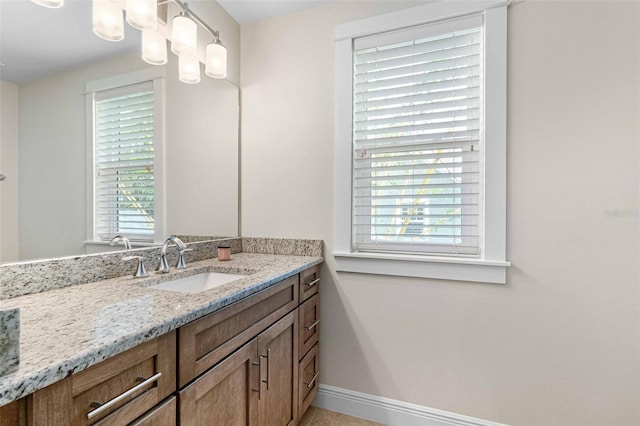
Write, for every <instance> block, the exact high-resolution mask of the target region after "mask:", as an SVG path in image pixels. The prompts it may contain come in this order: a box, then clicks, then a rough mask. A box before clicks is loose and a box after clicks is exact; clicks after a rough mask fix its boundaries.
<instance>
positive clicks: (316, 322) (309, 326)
mask: <svg viewBox="0 0 640 426" xmlns="http://www.w3.org/2000/svg"><path fill="white" fill-rule="evenodd" d="M319 323H320V320H319V319H317V320H315V321H314V322H312V323H311V324H309V325H307V326H305V328H306V329H307V330H312V329H314V328H315V327H316V325H318V324H319Z"/></svg>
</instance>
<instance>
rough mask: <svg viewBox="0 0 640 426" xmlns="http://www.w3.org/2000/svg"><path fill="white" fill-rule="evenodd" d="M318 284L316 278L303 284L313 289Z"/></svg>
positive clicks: (318, 280) (318, 279)
mask: <svg viewBox="0 0 640 426" xmlns="http://www.w3.org/2000/svg"><path fill="white" fill-rule="evenodd" d="M319 282H320V278H316V279H315V280H313V281H310V282H308V283H305V284H306V285H307V286H308V287H313V286H314V285H316V284H318V283H319Z"/></svg>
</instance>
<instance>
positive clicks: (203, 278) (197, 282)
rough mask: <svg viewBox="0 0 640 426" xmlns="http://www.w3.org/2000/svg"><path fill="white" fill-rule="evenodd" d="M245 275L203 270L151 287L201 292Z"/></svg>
mask: <svg viewBox="0 0 640 426" xmlns="http://www.w3.org/2000/svg"><path fill="white" fill-rule="evenodd" d="M244 277H246V275H242V274H231V273H226V272H203V273H200V274H196V275H191V276H189V277H185V278H179V279H177V280H173V281H167V282H166V283H162V284H156V285H152V286H151V288H155V289H158V290H168V291H177V292H179V293H200V292H202V291H205V290H211V289H212V288H215V287H219V286H221V285H223V284H227V283H230V282H231V281H236V280H239V279H240V278H244Z"/></svg>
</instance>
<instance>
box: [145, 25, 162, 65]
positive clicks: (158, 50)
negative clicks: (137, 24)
mask: <svg viewBox="0 0 640 426" xmlns="http://www.w3.org/2000/svg"><path fill="white" fill-rule="evenodd" d="M142 60H144V61H145V62H147V63H149V64H151V65H163V64H166V63H167V40H165V38H164V37H162V36H161V35H160V34H158V33H157V32H156V31H142Z"/></svg>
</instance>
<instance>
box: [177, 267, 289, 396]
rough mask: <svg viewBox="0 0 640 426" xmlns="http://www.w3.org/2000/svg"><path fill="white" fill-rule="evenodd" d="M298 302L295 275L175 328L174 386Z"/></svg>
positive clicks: (264, 327) (208, 365)
mask: <svg viewBox="0 0 640 426" xmlns="http://www.w3.org/2000/svg"><path fill="white" fill-rule="evenodd" d="M297 305H298V276H297V275H295V276H293V277H290V278H288V279H286V280H284V281H282V282H280V283H278V284H276V285H274V286H273V287H269V288H268V289H265V290H263V291H261V292H259V293H257V294H255V295H253V296H251V297H249V298H247V299H244V300H241V301H240V302H237V303H234V304H233V305H230V306H228V307H226V308H224V309H221V310H220V311H217V312H214V313H212V314H209V315H206V316H204V317H202V318H200V319H198V320H196V321H193V322H191V323H189V324H187V325H185V326H183V327H180V329H179V330H178V351H179V354H178V359H179V360H180V366H179V368H178V385H179V386H180V387H182V386H184V385H186V384H187V383H189V382H190V381H191V380H193V379H195V378H196V377H197V376H199V375H200V374H202V373H204V372H205V371H206V370H207V369H209V368H211V367H213V366H214V365H216V364H217V363H218V362H220V361H221V360H222V359H224V357H226V356H228V355H229V354H231V353H232V352H233V351H235V350H236V349H238V348H239V347H240V346H242V345H243V344H245V343H246V342H248V341H249V340H250V339H252V338H253V337H255V336H256V335H257V334H258V333H259V332H261V331H262V330H264V329H266V328H267V327H268V326H270V325H271V324H273V323H274V322H275V321H277V320H278V319H280V318H282V317H283V316H284V315H286V314H287V313H288V312H291V311H292V310H293V309H295V308H296V306H297Z"/></svg>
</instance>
